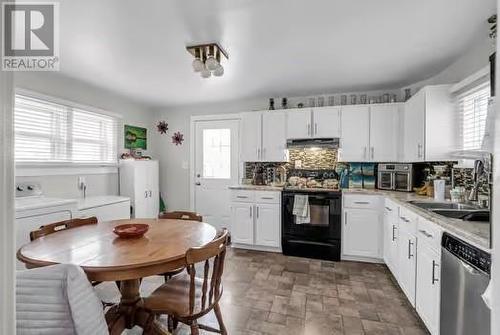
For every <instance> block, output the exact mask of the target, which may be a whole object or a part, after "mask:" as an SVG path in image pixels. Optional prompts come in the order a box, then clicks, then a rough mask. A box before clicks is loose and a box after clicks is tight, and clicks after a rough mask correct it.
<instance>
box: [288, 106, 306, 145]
mask: <svg viewBox="0 0 500 335" xmlns="http://www.w3.org/2000/svg"><path fill="white" fill-rule="evenodd" d="M286 120H287V121H286V138H287V139H288V138H289V139H296V138H309V137H311V136H312V124H311V110H310V109H293V110H288V111H287V112H286Z"/></svg>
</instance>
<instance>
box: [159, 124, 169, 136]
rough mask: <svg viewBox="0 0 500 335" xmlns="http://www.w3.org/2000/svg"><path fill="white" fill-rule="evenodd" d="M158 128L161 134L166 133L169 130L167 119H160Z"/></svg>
mask: <svg viewBox="0 0 500 335" xmlns="http://www.w3.org/2000/svg"><path fill="white" fill-rule="evenodd" d="M156 128H157V129H158V132H159V133H160V134H162V135H163V134H166V133H167V130H168V123H167V121H159V122H158V124H157V125H156Z"/></svg>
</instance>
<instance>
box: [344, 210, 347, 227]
mask: <svg viewBox="0 0 500 335" xmlns="http://www.w3.org/2000/svg"><path fill="white" fill-rule="evenodd" d="M344 226H347V212H345V213H344Z"/></svg>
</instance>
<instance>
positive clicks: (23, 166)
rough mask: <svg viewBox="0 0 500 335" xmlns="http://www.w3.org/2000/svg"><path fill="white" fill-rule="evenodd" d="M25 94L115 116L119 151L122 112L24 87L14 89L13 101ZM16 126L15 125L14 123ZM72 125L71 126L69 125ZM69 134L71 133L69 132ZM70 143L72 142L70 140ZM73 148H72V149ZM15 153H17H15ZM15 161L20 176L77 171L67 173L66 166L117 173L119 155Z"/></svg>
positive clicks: (117, 148) (82, 169)
mask: <svg viewBox="0 0 500 335" xmlns="http://www.w3.org/2000/svg"><path fill="white" fill-rule="evenodd" d="M18 94H19V95H24V96H27V97H30V98H34V99H40V100H45V101H47V102H50V103H54V104H59V105H63V106H65V107H67V108H71V109H80V110H83V111H88V112H91V113H96V114H102V115H105V116H109V117H113V118H115V119H116V123H117V124H116V126H117V130H116V152H117V154H118V153H119V147H120V136H121V134H122V129H121V128H122V126H123V117H122V116H121V115H120V114H117V113H113V112H110V111H107V110H104V109H101V108H98V107H94V106H90V105H85V104H80V103H77V102H74V101H70V100H66V99H62V98H57V97H54V96H50V95H46V94H43V93H39V92H35V91H32V90H28V89H24V88H16V89H15V91H14V96H13V101H14V104H15V96H16V95H18ZM14 127H15V125H14ZM69 127H70V126H69ZM14 134H15V129H13V135H14ZM68 135H69V136H70V135H71V134H68ZM68 143H71V142H70V141H68ZM70 150H71V149H70ZM14 155H15V153H14ZM14 163H15V167H16V175H18V176H34V175H56V174H74V173H77V172H75V171H73V170H72V171H68V172H67V173H66V172H64V169H65V168H75V169H79V170H80V171H81V172H82V173H83V172H86V173H88V172H91V171H92V168H98V169H96V170H95V171H96V172H97V173H99V171H101V172H102V173H115V172H117V167H118V164H119V161H118V157H117V158H116V160H115V161H114V162H109V163H105V162H71V161H65V162H17V161H15V158H14ZM37 169H43V170H45V169H50V170H47V171H45V172H44V173H42V172H41V171H40V173H39V174H38V173H37V172H36V171H38V170H37Z"/></svg>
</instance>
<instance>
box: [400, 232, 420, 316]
mask: <svg viewBox="0 0 500 335" xmlns="http://www.w3.org/2000/svg"><path fill="white" fill-rule="evenodd" d="M416 246H417V238H416V237H415V235H414V234H412V233H411V232H410V231H409V230H408V229H405V228H403V229H401V230H400V231H399V241H398V247H399V248H398V251H399V264H398V267H399V271H398V272H399V275H398V281H399V285H400V286H401V289H402V290H403V292H404V294H405V295H406V297H407V298H408V300H409V301H410V303H411V305H412V306H414V307H415V277H416V275H417V273H416V272H417V255H416V251H417V250H416V249H417V248H416Z"/></svg>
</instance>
